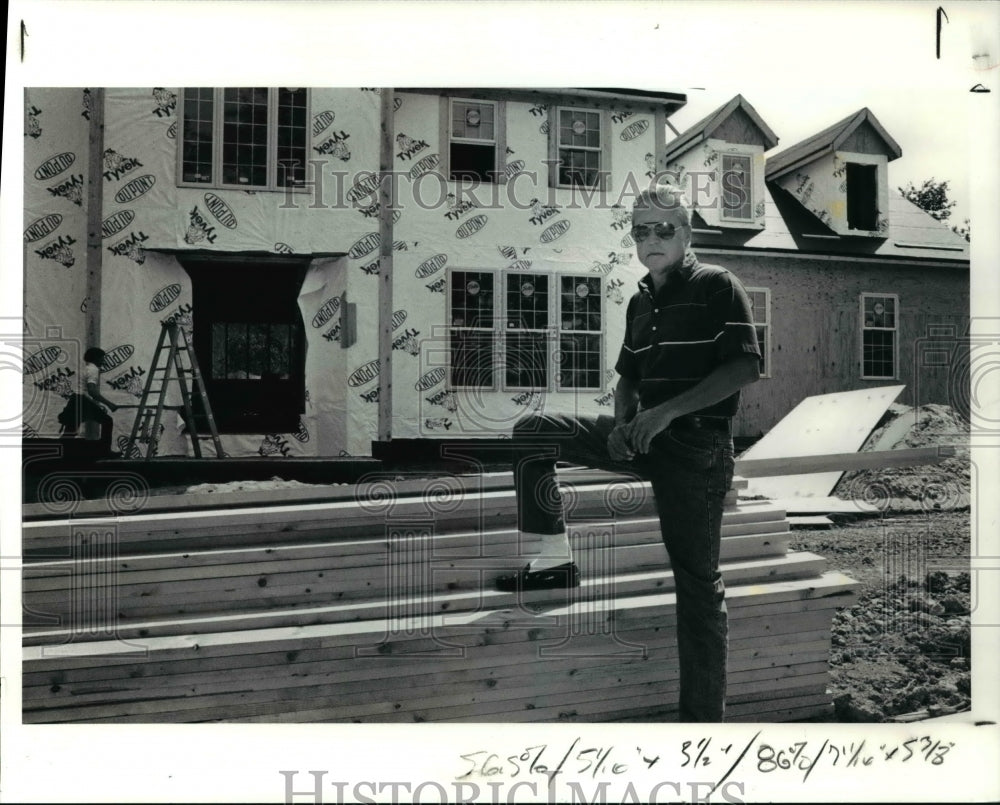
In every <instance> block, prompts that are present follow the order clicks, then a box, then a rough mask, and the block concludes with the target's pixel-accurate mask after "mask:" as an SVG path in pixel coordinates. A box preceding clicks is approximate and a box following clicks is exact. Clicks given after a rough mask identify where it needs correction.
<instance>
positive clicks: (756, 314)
mask: <svg viewBox="0 0 1000 805" xmlns="http://www.w3.org/2000/svg"><path fill="white" fill-rule="evenodd" d="M746 291H747V296H748V297H749V298H750V310H751V312H752V313H753V324H754V329H756V330H757V346H758V347H759V348H760V376H761V377H770V376H771V291H770V290H768V289H767V288H747V289H746Z"/></svg>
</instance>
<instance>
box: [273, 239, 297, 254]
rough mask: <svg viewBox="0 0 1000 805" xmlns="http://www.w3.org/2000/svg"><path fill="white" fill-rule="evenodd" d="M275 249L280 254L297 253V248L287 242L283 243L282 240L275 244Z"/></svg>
mask: <svg viewBox="0 0 1000 805" xmlns="http://www.w3.org/2000/svg"><path fill="white" fill-rule="evenodd" d="M274 250H275V252H277V253H278V254H295V250H294V249H293V248H292V247H291V246H289V245H288V244H287V243H282V242H281V241H280V240H279V241H278V242H277V243H275V244H274Z"/></svg>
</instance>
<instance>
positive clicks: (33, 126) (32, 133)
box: [24, 104, 42, 140]
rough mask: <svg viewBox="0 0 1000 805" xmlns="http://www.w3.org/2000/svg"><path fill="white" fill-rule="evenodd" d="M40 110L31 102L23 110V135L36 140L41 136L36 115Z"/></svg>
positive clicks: (40, 128)
mask: <svg viewBox="0 0 1000 805" xmlns="http://www.w3.org/2000/svg"><path fill="white" fill-rule="evenodd" d="M41 113H42V110H41V109H39V108H38V107H37V106H35V105H34V104H32V105H31V106H29V107H28V109H27V110H26V111H25V116H24V136H25V137H31V138H32V139H33V140H37V139H38V138H39V137H41V136H42V124H41V123H39V122H38V116H39V115H40V114H41Z"/></svg>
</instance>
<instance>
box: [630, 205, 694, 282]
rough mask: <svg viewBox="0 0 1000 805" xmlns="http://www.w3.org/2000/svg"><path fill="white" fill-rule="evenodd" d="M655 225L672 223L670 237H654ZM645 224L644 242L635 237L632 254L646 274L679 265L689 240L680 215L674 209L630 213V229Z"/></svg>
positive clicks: (643, 210) (687, 230)
mask: <svg viewBox="0 0 1000 805" xmlns="http://www.w3.org/2000/svg"><path fill="white" fill-rule="evenodd" d="M656 224H672V225H673V227H674V230H675V231H674V236H673V237H672V238H666V239H665V238H663V237H660V236H658V235H657V234H656V232H655V230H656V228H657V227H656ZM641 225H646V226H648V227H649V233H648V235H647V236H646V238H645V239H644V240H639V239H638V238H636V243H635V251H636V254H638V255H639V261H640V262H641V263H642V264H643V265H644V266H645V267H646V268H648V269H649V270H650V271H663V270H669V269H672V268H674V267H675V266H678V265H680V263H681V261H683V259H684V252H685V250H686V249H687V245H688V243H690V241H691V231H690V230H689V229H688V228H687V227H686V226H685V225H684V216H683V215H682V214H681V213H679V212H677V211H676V210H665V209H658V208H656V207H648V208H646V207H640V208H638V209H636V210H634V211H633V213H632V226H633V227H636V226H641Z"/></svg>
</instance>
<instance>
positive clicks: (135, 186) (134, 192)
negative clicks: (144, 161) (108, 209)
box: [115, 173, 156, 204]
mask: <svg viewBox="0 0 1000 805" xmlns="http://www.w3.org/2000/svg"><path fill="white" fill-rule="evenodd" d="M154 184H156V177H155V176H153V175H151V174H149V173H147V174H145V175H144V176H139V177H137V178H135V179H133V180H132V181H131V182H129V183H128V184H127V185H125V186H124V187H123V188H122V189H121V190H119V191H118V192H117V193H115V201H117V202H118V203H119V204H127V203H128V202H130V201H135V200H136V199H137V198H139V197H140V196H144V195H146V193H148V192H149V191H150V189H152V187H153V185H154Z"/></svg>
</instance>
